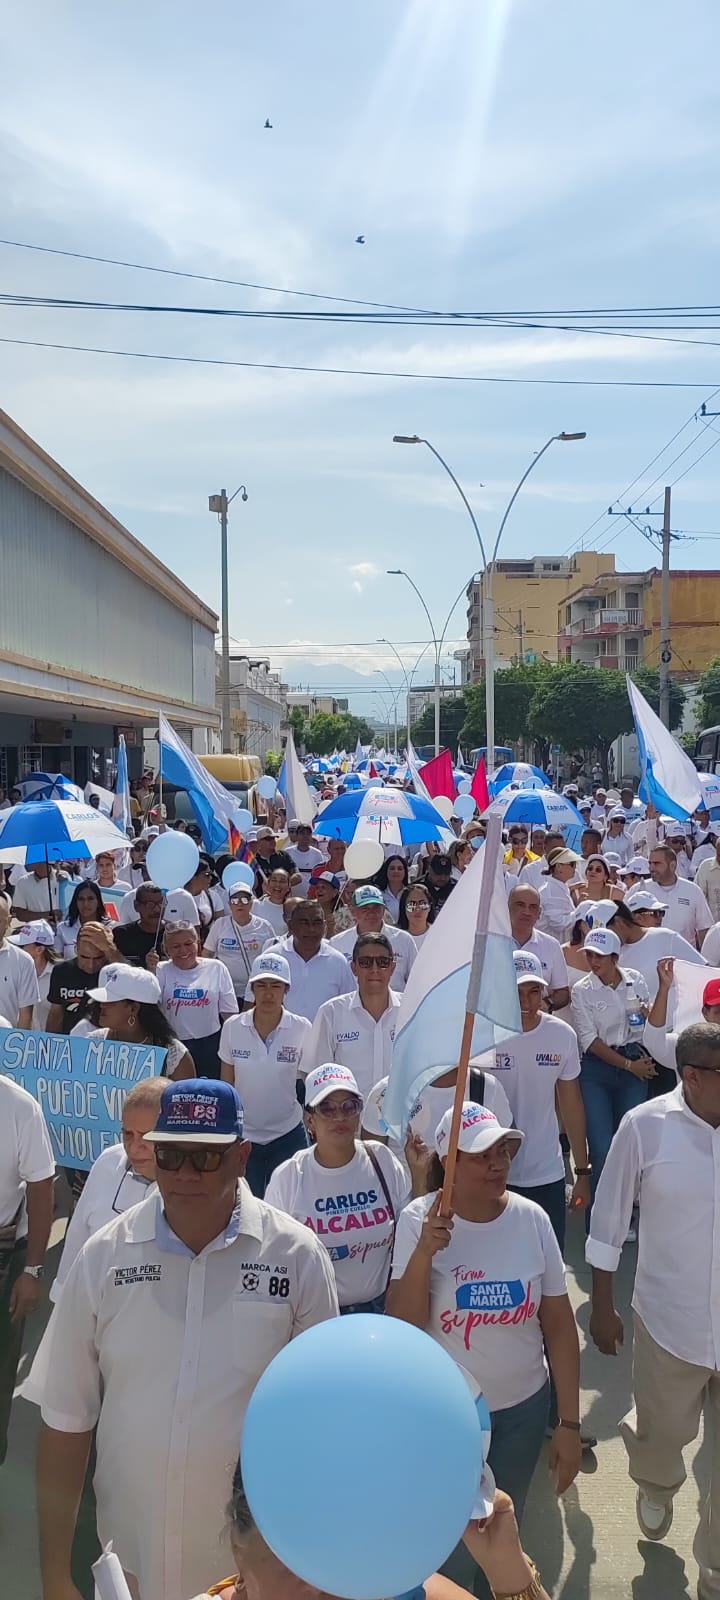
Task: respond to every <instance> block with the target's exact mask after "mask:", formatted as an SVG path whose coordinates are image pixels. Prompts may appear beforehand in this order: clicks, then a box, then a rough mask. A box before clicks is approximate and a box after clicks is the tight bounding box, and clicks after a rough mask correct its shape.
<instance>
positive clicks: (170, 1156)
mask: <svg viewBox="0 0 720 1600" xmlns="http://www.w3.org/2000/svg"><path fill="white" fill-rule="evenodd" d="M227 1149H228V1146H227V1145H214V1146H212V1147H211V1146H205V1148H203V1147H202V1146H201V1145H194V1146H193V1147H192V1149H190V1148H189V1146H187V1145H183V1144H156V1146H155V1161H156V1163H157V1165H158V1167H159V1168H160V1171H161V1172H179V1171H180V1168H181V1167H184V1165H185V1162H186V1161H189V1162H190V1165H191V1167H192V1169H193V1172H217V1171H218V1170H219V1168H220V1167H221V1165H222V1161H223V1157H224V1155H225V1152H226V1150H227Z"/></svg>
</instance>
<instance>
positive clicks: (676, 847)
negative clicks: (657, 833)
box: [665, 818, 693, 883]
mask: <svg viewBox="0 0 720 1600" xmlns="http://www.w3.org/2000/svg"><path fill="white" fill-rule="evenodd" d="M665 843H666V844H669V846H670V849H671V850H673V851H674V852H675V871H676V872H677V875H678V877H679V878H684V879H685V882H686V883H687V881H688V879H689V878H692V876H693V874H692V869H691V866H690V857H689V855H688V851H687V834H686V832H685V824H684V823H683V822H676V821H675V819H674V818H668V821H667V822H666V824H665Z"/></svg>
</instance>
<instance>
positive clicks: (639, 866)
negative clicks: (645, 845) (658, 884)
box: [618, 856, 650, 878]
mask: <svg viewBox="0 0 720 1600" xmlns="http://www.w3.org/2000/svg"><path fill="white" fill-rule="evenodd" d="M618 871H619V873H620V876H621V878H626V877H628V875H629V874H632V876H633V878H649V877H650V862H649V861H648V859H647V856H631V858H630V860H629V861H627V862H626V863H625V866H624V867H619V868H618Z"/></svg>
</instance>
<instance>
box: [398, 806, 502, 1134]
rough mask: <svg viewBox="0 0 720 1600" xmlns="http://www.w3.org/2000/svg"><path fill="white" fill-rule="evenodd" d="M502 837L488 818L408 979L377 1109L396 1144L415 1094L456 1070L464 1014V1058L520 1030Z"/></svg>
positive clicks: (498, 827)
mask: <svg viewBox="0 0 720 1600" xmlns="http://www.w3.org/2000/svg"><path fill="white" fill-rule="evenodd" d="M501 839H502V827H501V821H500V818H499V817H497V816H496V817H493V816H491V817H489V818H488V829H487V836H486V843H485V848H484V850H482V851H480V853H479V854H478V855H476V856H475V859H474V860H473V861H471V863H470V866H469V867H467V868H466V870H465V872H464V873H463V875H462V877H461V879H460V881H459V883H458V884H457V885H456V888H455V889H454V891H453V896H452V914H450V913H446V915H444V916H442V917H438V919H437V921H436V922H434V923H433V924H432V927H431V928H430V929H429V930H428V933H427V935H426V937H425V938H424V940H423V943H422V946H421V948H420V952H419V955H418V958H417V960H416V961H415V963H414V965H413V968H412V971H411V973H410V977H409V978H408V981H407V987H406V989H405V992H404V994H403V996H402V1000H401V1003H400V1007H399V1010H398V1021H397V1024H396V1028H395V1042H394V1044H393V1053H392V1065H391V1068H390V1077H389V1079H388V1086H387V1090H386V1093H385V1101H384V1105H383V1118H384V1121H385V1123H386V1126H387V1129H388V1132H389V1133H390V1134H391V1136H392V1137H393V1138H394V1139H397V1140H399V1141H402V1140H403V1139H404V1137H405V1132H406V1129H407V1126H408V1123H409V1121H410V1116H411V1113H412V1109H413V1106H414V1105H415V1102H416V1100H417V1098H418V1096H419V1095H421V1094H422V1092H423V1090H424V1089H426V1088H427V1086H428V1084H430V1083H432V1082H433V1081H434V1079H435V1078H437V1077H439V1076H440V1075H441V1074H442V1073H443V1072H448V1071H449V1070H450V1068H451V1067H456V1066H457V1065H458V1062H459V1059H460V1045H461V1042H462V1034H463V1026H464V1023H465V1016H466V1013H468V1012H474V1014H475V1025H474V1028H473V1036H472V1048H471V1056H476V1055H479V1054H480V1053H481V1052H482V1051H484V1050H490V1049H492V1048H493V1046H494V1045H497V1044H502V1043H503V1041H504V1040H505V1039H510V1038H512V1037H513V1036H514V1035H515V1034H517V1033H520V1032H521V1031H522V1022H521V1018H520V1002H519V1000H518V991H517V979H516V974H515V965H514V962H513V950H514V948H515V941H514V939H513V936H512V932H511V928H510V915H509V912H508V903H507V895H506V892H505V881H504V875H503V865H502V849H501Z"/></svg>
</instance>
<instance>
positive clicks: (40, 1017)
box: [32, 961, 52, 1033]
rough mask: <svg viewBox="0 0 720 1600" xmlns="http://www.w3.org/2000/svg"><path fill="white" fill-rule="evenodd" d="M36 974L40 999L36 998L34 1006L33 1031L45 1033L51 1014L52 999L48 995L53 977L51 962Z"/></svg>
mask: <svg viewBox="0 0 720 1600" xmlns="http://www.w3.org/2000/svg"><path fill="white" fill-rule="evenodd" d="M36 976H37V981H38V994H39V995H40V999H39V1000H36V1001H35V1004H34V1006H33V1014H32V1031H33V1033H45V1032H46V1030H47V1019H48V1016H49V1014H50V1001H49V999H48V995H49V992H50V979H51V977H52V964H51V962H49V961H48V963H47V966H45V967H43V970H42V972H38V973H37V974H36Z"/></svg>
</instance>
